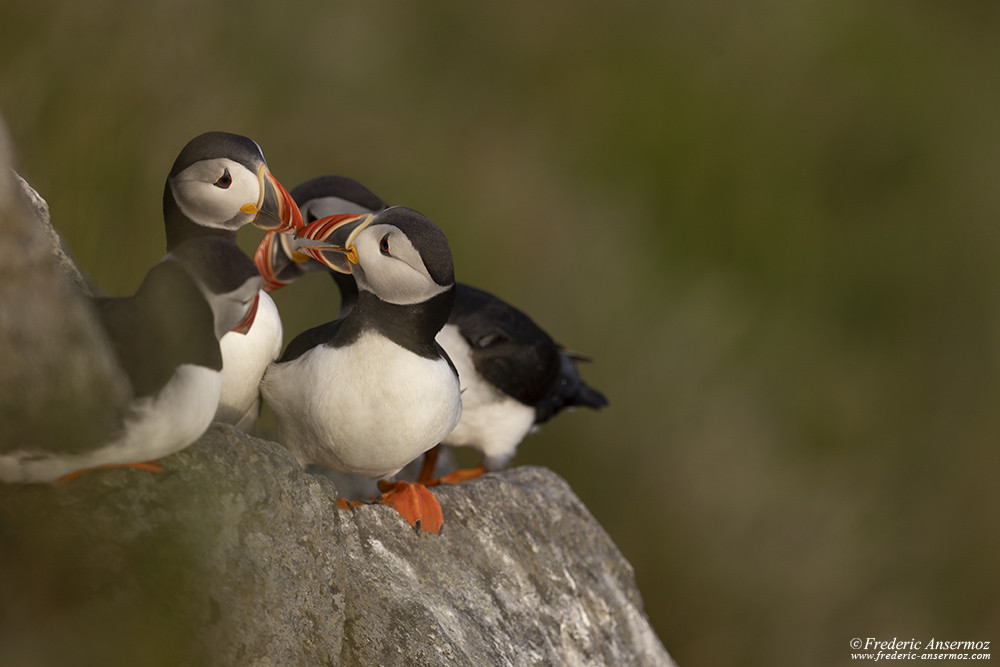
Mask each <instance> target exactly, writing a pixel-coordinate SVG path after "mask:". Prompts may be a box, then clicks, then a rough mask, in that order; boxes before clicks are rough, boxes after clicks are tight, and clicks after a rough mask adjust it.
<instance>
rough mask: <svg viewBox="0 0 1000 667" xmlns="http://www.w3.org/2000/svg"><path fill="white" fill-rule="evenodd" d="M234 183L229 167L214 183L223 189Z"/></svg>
mask: <svg viewBox="0 0 1000 667" xmlns="http://www.w3.org/2000/svg"><path fill="white" fill-rule="evenodd" d="M232 184H233V177H232V176H230V175H229V168H228V167H227V168H226V169H225V170H224V171H223V172H222V176H219V180H217V181H216V182H215V183H213V185H214V186H215V187H217V188H222V189H223V190H225V189H226V188H228V187H229V186H230V185H232Z"/></svg>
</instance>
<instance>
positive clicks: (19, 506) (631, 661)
mask: <svg viewBox="0 0 1000 667" xmlns="http://www.w3.org/2000/svg"><path fill="white" fill-rule="evenodd" d="M3 142H4V139H3V137H2V136H0V144H3ZM5 164H6V155H5V152H4V146H3V145H0V167H2V174H0V218H2V221H0V224H2V227H0V232H3V233H4V234H5V238H6V241H5V243H3V244H0V272H2V275H0V285H4V283H3V280H4V279H10V280H11V281H13V282H12V283H8V284H6V285H4V286H3V287H2V288H0V345H2V347H0V350H2V352H0V355H2V358H0V399H2V401H3V403H2V405H3V411H2V415H0V423H2V425H3V426H2V429H0V430H2V432H3V433H4V436H3V438H2V442H0V448H4V447H6V448H9V447H10V446H11V442H12V441H16V440H17V438H19V437H27V436H28V435H31V436H33V437H35V438H36V439H37V441H38V442H42V443H44V444H46V445H47V446H52V447H72V446H74V442H75V441H74V434H75V433H76V432H85V431H87V430H88V427H89V425H90V424H91V422H92V421H95V420H99V419H101V415H104V414H107V413H109V412H110V411H112V410H113V409H114V407H115V406H116V405H117V404H119V403H116V401H119V400H121V394H122V387H121V384H120V373H119V372H118V371H117V369H116V368H115V367H114V364H113V363H112V362H111V361H110V358H111V357H110V355H109V353H108V349H107V345H106V342H105V341H104V340H103V338H102V335H101V333H100V331H99V329H97V328H95V326H94V322H93V320H92V317H91V316H90V312H89V310H88V308H87V307H86V305H85V303H84V301H83V298H82V296H81V290H82V288H83V283H82V281H80V282H79V283H77V285H76V287H74V282H76V281H77V279H78V274H77V278H74V277H73V274H74V273H76V271H75V267H73V266H72V262H71V261H70V260H69V259H68V258H66V257H65V254H64V253H62V251H61V250H60V249H59V247H58V237H57V236H56V235H54V232H51V230H50V231H46V230H45V228H44V225H45V224H46V223H47V220H46V219H45V215H44V211H45V210H46V209H45V207H44V201H42V200H41V199H40V198H39V199H38V200H37V201H35V202H34V207H32V206H30V205H26V204H30V203H31V201H30V200H27V201H26V200H25V198H24V197H23V196H22V195H21V194H19V193H27V194H28V195H30V194H31V193H32V192H33V191H31V192H27V190H23V188H24V187H26V185H27V184H24V183H23V182H20V181H18V180H16V179H6V176H7V175H8V174H9V173H10V172H9V170H8V169H7V167H6V166H5ZM29 190H30V188H29ZM39 202H40V204H39ZM32 211H34V214H32ZM53 239H56V240H55V241H53ZM60 255H61V256H62V258H63V259H59V256H60ZM29 295H30V296H29ZM28 302H30V303H28ZM25 309H27V310H25ZM25 312H27V316H24V313H25ZM15 316H19V317H15ZM49 357H51V359H50V358H49ZM40 359H41V360H42V361H41V362H39V360H40ZM60 364H62V365H63V372H62V373H60V372H58V371H59V367H60V366H59V365H60ZM33 365H34V370H35V372H28V371H30V370H32V366H33ZM66 365H68V367H69V369H70V371H69V375H66V373H67V371H66ZM53 415H59V419H54V418H53ZM163 465H164V467H165V468H166V472H164V473H161V474H153V473H148V472H144V471H138V470H104V471H97V472H92V473H88V474H85V475H83V476H82V477H80V478H78V479H76V480H74V481H72V482H70V483H68V484H65V485H61V486H53V485H29V486H14V485H10V486H7V485H0V665H19V666H28V667H30V666H33V665H54V664H58V665H119V664H121V665H202V664H211V665H214V664H222V665H260V666H265V665H281V666H284V665H314V664H330V665H332V664H348V665H355V664H356V665H439V664H456V665H551V664H559V665H626V664H628V665H669V664H673V663H672V661H671V659H670V657H669V655H668V654H667V652H666V651H665V650H664V648H663V646H662V644H661V643H660V641H659V639H658V638H657V637H656V635H655V633H654V632H653V630H652V628H651V627H650V625H649V623H648V621H647V619H646V617H645V615H644V613H643V609H642V602H641V599H640V596H639V593H638V591H637V589H636V586H635V581H634V576H633V572H632V568H631V566H630V565H629V564H628V563H627V561H625V559H624V558H623V557H622V555H621V553H620V552H619V551H618V549H617V548H616V547H615V545H614V544H613V543H612V541H611V539H610V538H609V537H608V535H607V533H606V532H605V531H604V530H603V529H602V528H601V527H600V525H599V524H598V523H597V522H596V521H595V520H594V518H593V517H592V516H591V515H590V513H589V512H588V511H587V509H586V508H585V507H584V506H583V505H582V503H581V502H580V500H579V499H578V498H577V497H576V496H575V495H574V494H573V492H572V491H571V489H570V488H569V487H568V485H567V484H566V483H565V481H563V480H562V479H561V478H559V477H558V476H557V475H555V474H554V473H552V472H550V471H548V470H545V469H542V468H517V469H513V470H509V471H506V472H504V473H500V474H494V475H488V476H486V477H484V478H481V479H479V480H475V481H473V482H469V483H467V484H463V485H460V486H456V487H446V488H438V489H435V494H436V495H437V496H438V498H439V500H440V502H441V505H442V508H443V510H444V517H445V525H444V529H443V531H442V533H441V534H440V535H436V536H435V535H428V534H424V533H416V532H414V531H413V530H412V529H411V528H410V526H409V525H408V524H406V523H405V522H404V521H403V519H402V518H401V517H400V516H399V515H397V514H396V513H395V512H394V511H392V510H391V509H388V508H386V507H382V506H364V507H361V508H359V509H357V510H355V511H345V510H340V509H338V508H337V507H336V506H335V504H334V502H335V500H336V499H337V497H338V491H337V485H338V484H340V482H336V483H335V482H334V481H333V479H331V478H330V477H328V476H325V475H322V474H313V473H312V472H309V471H306V470H303V469H301V468H300V467H299V466H298V465H297V464H296V463H295V461H294V460H293V459H292V457H291V456H290V455H289V454H288V452H287V451H286V450H285V449H284V448H283V447H282V446H281V445H279V444H277V443H273V442H269V441H267V440H261V439H258V438H254V437H251V436H248V435H246V434H244V433H242V432H241V431H239V430H237V429H235V428H233V427H230V426H226V425H222V424H216V425H213V426H212V428H211V429H209V431H208V432H207V433H206V434H205V435H204V436H203V437H202V438H201V439H200V440H199V441H198V442H197V443H195V444H194V445H193V446H191V447H190V448H188V449H187V450H185V451H183V452H180V453H179V454H176V455H174V456H171V457H168V458H167V459H165V460H164V461H163ZM342 488H343V485H342Z"/></svg>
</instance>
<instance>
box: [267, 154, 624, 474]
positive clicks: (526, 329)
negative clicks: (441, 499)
mask: <svg viewBox="0 0 1000 667" xmlns="http://www.w3.org/2000/svg"><path fill="white" fill-rule="evenodd" d="M291 192H292V196H293V197H294V198H295V201H296V202H298V204H299V209H300V210H301V212H302V217H303V220H304V222H305V223H306V227H305V228H303V230H302V232H300V234H299V238H293V237H291V236H288V235H280V234H267V235H266V236H265V237H264V240H263V241H261V244H260V245H259V246H258V248H257V252H256V254H255V256H254V261H255V263H256V264H257V266H258V267H259V268H260V271H261V275H262V276H263V278H264V289H265V290H269V291H274V290H276V289H279V288H281V287H283V286H285V285H288V284H290V283H292V282H294V281H295V280H297V279H298V278H299V277H301V276H302V275H304V274H305V273H306V272H308V271H315V270H319V269H327V270H329V272H330V275H331V276H332V277H333V280H334V282H335V283H336V285H337V287H338V290H339V292H340V298H341V301H340V313H339V315H338V317H340V318H343V317H345V316H346V315H347V313H349V312H350V311H351V309H352V308H353V307H354V305H355V304H356V303H357V298H358V288H357V286H356V285H355V281H354V280H353V279H352V277H351V276H350V275H348V273H349V271H348V270H347V269H345V260H344V258H343V255H340V254H338V253H336V252H334V251H330V250H328V249H325V248H324V247H323V244H324V243H326V244H333V245H337V244H339V245H344V244H345V243H346V237H347V235H348V234H350V233H351V232H352V231H353V229H354V227H355V226H356V225H357V224H358V222H357V221H358V220H360V219H361V217H359V214H364V213H372V212H377V211H381V210H384V209H385V208H386V207H387V205H386V204H385V203H384V202H383V201H382V199H381V198H380V197H378V196H377V195H375V194H374V193H373V192H372V191H371V190H369V189H368V188H366V187H365V186H364V185H362V184H361V183H358V182H357V181H355V180H353V179H351V178H347V177H346V176H340V175H332V174H331V175H325V176H319V177H317V178H314V179H311V180H309V181H306V182H304V183H302V184H300V185H298V186H296V187H295V188H293V189H292V191H291ZM436 340H437V342H438V343H439V344H440V345H441V346H442V347H443V348H444V350H445V351H446V352H447V354H448V356H449V358H450V359H451V361H452V362H453V363H454V364H455V367H456V368H457V369H458V375H459V378H460V380H461V385H462V418H461V420H460V421H459V423H458V425H457V426H456V427H455V429H454V430H453V431H452V432H451V433H449V434H448V435H447V437H446V438H444V439H443V440H442V442H441V444H442V445H448V446H454V447H459V446H462V447H471V448H473V449H475V450H478V451H479V452H480V453H481V454H482V462H481V463H480V464H479V465H477V466H476V467H474V468H470V469H465V470H456V471H454V472H452V473H449V474H448V475H445V476H443V477H440V478H434V469H435V465H436V462H437V458H438V451H439V449H438V448H435V449H433V450H431V451H430V452H428V454H427V457H426V459H425V462H424V466H423V468H422V470H421V472H420V476H419V478H418V481H421V482H424V483H425V484H427V485H428V486H433V485H436V484H439V483H444V484H455V483H460V482H463V481H466V480H468V479H472V478H474V477H477V476H478V475H481V474H483V473H484V472H495V471H498V470H501V469H503V468H504V466H506V465H507V463H508V462H509V461H510V459H511V458H512V457H513V456H514V454H515V452H516V451H517V447H518V445H519V444H520V443H521V441H522V440H523V439H524V438H525V437H526V436H527V435H528V434H529V433H531V432H532V431H535V430H536V429H538V428H539V427H540V426H541V425H542V424H544V423H545V422H547V421H548V420H550V419H551V418H553V417H554V416H556V415H558V414H560V413H561V412H563V411H567V410H573V409H575V408H577V407H587V408H591V409H600V408H602V407H604V406H606V405H607V404H608V401H607V399H606V398H605V396H604V395H603V394H602V393H601V392H600V391H598V390H596V389H594V388H593V387H591V386H589V385H588V384H587V383H586V382H584V381H583V379H582V378H581V376H580V372H579V371H578V369H577V364H578V363H580V362H581V361H589V359H587V357H584V356H582V355H580V354H577V353H574V352H571V351H569V350H567V349H565V348H564V347H563V346H561V345H559V344H558V343H556V342H555V341H554V340H553V339H552V337H551V336H550V335H549V334H548V333H547V332H546V331H545V330H544V329H542V328H541V327H540V326H539V325H538V324H536V323H535V322H534V320H532V319H531V318H530V317H529V316H528V315H527V314H525V313H523V312H522V311H520V310H519V309H517V308H515V307H514V306H512V305H510V304H509V303H507V302H505V301H503V300H501V299H499V298H498V297H496V296H494V295H492V294H490V293H488V292H485V291H483V290H480V289H477V288H475V287H471V286H469V285H465V284H463V283H458V284H457V286H456V293H455V305H454V307H453V308H452V311H451V315H450V317H449V318H448V322H447V324H445V326H444V327H443V328H442V329H441V331H440V332H439V333H438V334H437V337H436Z"/></svg>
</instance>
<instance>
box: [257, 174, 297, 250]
mask: <svg viewBox="0 0 1000 667" xmlns="http://www.w3.org/2000/svg"><path fill="white" fill-rule="evenodd" d="M257 178H258V179H259V180H260V201H259V202H257V211H256V213H257V216H256V217H255V218H254V220H253V224H254V226H255V227H260V228H261V229H266V230H267V231H272V232H281V233H282V234H288V233H291V232H296V231H298V230H300V229H302V227H303V226H304V223H303V221H302V214H301V213H300V212H299V207H298V206H296V204H295V200H294V199H292V195H290V194H289V193H288V190H286V189H285V186H283V185H282V184H281V183H279V182H278V179H276V178H275V177H274V176H273V175H272V174H271V172H270V171H269V170H268V168H267V166H266V165H261V167H260V169H259V170H258V172H257ZM248 206H251V207H252V206H253V205H252V204H248Z"/></svg>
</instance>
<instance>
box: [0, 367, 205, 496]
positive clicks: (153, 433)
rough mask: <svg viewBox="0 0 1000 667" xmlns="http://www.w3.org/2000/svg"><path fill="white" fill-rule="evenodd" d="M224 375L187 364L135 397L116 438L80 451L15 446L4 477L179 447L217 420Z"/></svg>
mask: <svg viewBox="0 0 1000 667" xmlns="http://www.w3.org/2000/svg"><path fill="white" fill-rule="evenodd" d="M221 386H222V378H221V375H220V373H219V372H218V371H214V370H211V369H209V368H205V367H203V366H194V365H191V364H183V365H181V366H180V367H178V369H177V371H176V372H175V373H174V375H173V377H171V379H170V381H169V382H168V383H167V384H166V386H164V388H163V390H162V391H161V392H160V393H159V394H158V395H157V396H156V397H155V398H149V397H144V398H141V399H136V400H134V401H132V402H131V403H130V404H129V406H128V416H127V417H126V419H125V423H124V428H123V429H122V431H121V432H120V434H119V435H118V437H116V438H115V439H114V440H113V441H111V442H108V443H106V444H104V445H101V446H99V447H97V448H95V449H92V450H89V451H86V452H83V453H78V454H59V453H58V452H43V451H37V450H35V451H27V450H21V451H15V452H9V453H6V454H3V455H2V456H0V480H3V481H5V482H51V481H53V480H56V479H58V478H60V477H62V476H63V475H66V474H69V473H71V472H75V471H77V470H83V469H85V468H93V467H97V466H101V465H109V464H121V463H139V462H142V461H150V460H154V459H158V458H161V457H164V456H167V455H169V454H173V453H175V452H178V451H180V450H182V449H184V448H185V447H187V446H188V445H190V444H191V443H192V442H194V441H195V440H197V439H198V438H199V437H201V435H202V434H203V433H204V432H205V430H206V429H208V427H209V425H210V424H211V423H212V415H213V414H215V408H216V405H217V404H218V400H219V391H220V388H221Z"/></svg>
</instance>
